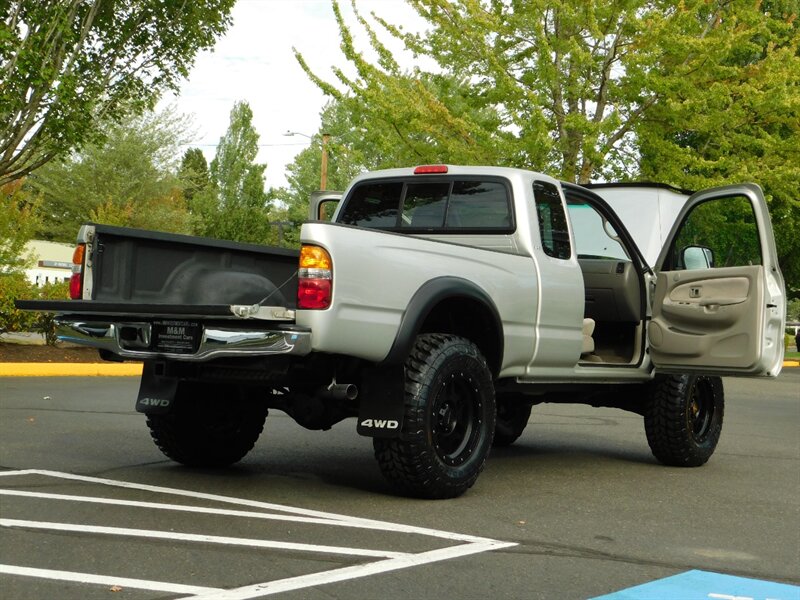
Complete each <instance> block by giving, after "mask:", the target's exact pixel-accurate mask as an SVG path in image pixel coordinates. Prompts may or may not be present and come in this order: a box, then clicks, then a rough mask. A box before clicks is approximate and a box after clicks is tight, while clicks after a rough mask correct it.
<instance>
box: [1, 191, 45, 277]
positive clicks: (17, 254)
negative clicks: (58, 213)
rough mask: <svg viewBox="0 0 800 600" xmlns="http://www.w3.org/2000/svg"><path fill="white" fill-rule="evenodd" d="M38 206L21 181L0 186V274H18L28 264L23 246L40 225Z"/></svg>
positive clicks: (28, 260) (28, 259) (28, 258)
mask: <svg viewBox="0 0 800 600" xmlns="http://www.w3.org/2000/svg"><path fill="white" fill-rule="evenodd" d="M38 203H39V200H38V198H35V197H33V195H32V193H31V192H30V190H26V189H25V188H24V187H23V182H22V180H17V181H15V182H14V183H7V184H5V185H2V186H0V274H9V273H18V272H21V271H22V270H23V269H24V268H25V267H26V266H27V265H28V263H29V262H30V261H31V257H29V256H28V255H27V254H26V252H25V245H26V244H27V243H28V242H29V241H30V240H31V238H33V235H34V232H35V231H36V228H37V227H38V226H39V223H40V217H39V215H38V212H37V207H38Z"/></svg>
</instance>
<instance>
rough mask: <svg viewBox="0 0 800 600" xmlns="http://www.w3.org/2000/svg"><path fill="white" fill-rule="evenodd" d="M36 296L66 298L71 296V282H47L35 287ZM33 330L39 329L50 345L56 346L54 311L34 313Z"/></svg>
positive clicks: (55, 298) (45, 298)
mask: <svg viewBox="0 0 800 600" xmlns="http://www.w3.org/2000/svg"><path fill="white" fill-rule="evenodd" d="M35 291H36V297H37V298H38V299H39V300H66V299H68V298H69V282H68V281H62V282H59V283H46V284H45V285H43V286H41V287H39V288H35ZM33 331H37V332H39V333H41V334H42V335H43V336H44V341H45V343H46V344H47V345H48V346H55V345H56V342H57V341H58V339H57V338H56V323H55V315H54V314H52V313H45V312H37V313H34V321H33Z"/></svg>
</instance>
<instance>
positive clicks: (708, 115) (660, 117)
mask: <svg viewBox="0 0 800 600" xmlns="http://www.w3.org/2000/svg"><path fill="white" fill-rule="evenodd" d="M798 11H800V6H799V5H798V3H797V2H796V1H772V2H763V3H762V2H745V1H734V2H728V3H720V4H719V5H717V4H707V3H705V2H701V1H700V0H695V1H692V2H684V3H683V4H682V5H681V10H678V11H677V13H676V14H677V16H678V21H679V23H680V27H678V28H674V27H671V26H669V25H668V24H667V23H666V22H665V21H664V19H654V20H653V22H652V24H651V28H652V29H653V30H654V31H655V35H657V36H659V37H661V38H662V39H664V40H665V43H666V46H665V53H664V57H663V58H662V60H660V61H659V63H658V64H657V66H656V69H655V71H656V73H657V74H656V75H654V76H652V77H650V81H651V83H653V84H654V91H655V92H656V93H657V94H658V95H659V97H660V98H663V101H660V102H658V103H656V104H655V105H654V106H653V108H652V109H651V111H650V114H649V116H648V118H647V119H645V120H643V121H642V122H641V123H640V125H639V127H638V128H637V135H638V138H639V140H640V147H641V155H642V159H641V172H642V176H643V177H644V178H645V179H648V178H650V179H656V178H657V179H658V180H659V181H663V182H666V183H671V184H673V185H676V186H679V187H684V188H689V189H701V188H705V187H709V186H713V185H721V184H725V183H737V182H740V181H755V182H758V183H759V184H760V185H761V186H762V187H763V188H764V190H765V193H766V195H767V201H768V203H769V208H770V213H771V216H772V223H773V227H774V230H775V240H776V243H777V246H778V259H779V262H780V265H781V270H782V271H783V274H784V277H785V279H786V283H787V288H789V292H790V294H793V295H794V296H795V297H798V296H800V236H798V235H797V232H798V231H800V199H798V197H797V182H798V181H800V143H798V139H800V93H798V89H799V88H800V46H798V43H800V35H798V21H797V16H798ZM698 17H699V18H698ZM687 48H688V49H689V50H688V52H687V51H686V49H687ZM668 75H669V76H668ZM656 84H657V85H656Z"/></svg>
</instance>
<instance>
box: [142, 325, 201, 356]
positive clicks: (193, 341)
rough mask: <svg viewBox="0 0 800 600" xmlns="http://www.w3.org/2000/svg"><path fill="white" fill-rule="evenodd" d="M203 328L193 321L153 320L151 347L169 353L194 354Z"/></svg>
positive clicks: (198, 345)
mask: <svg viewBox="0 0 800 600" xmlns="http://www.w3.org/2000/svg"><path fill="white" fill-rule="evenodd" d="M202 333H203V329H202V326H201V325H200V323H197V322H195V321H155V322H154V323H153V330H152V335H153V338H152V344H151V349H152V350H154V351H156V352H164V353H169V354H194V353H196V352H197V350H198V348H199V347H200V339H201V337H202Z"/></svg>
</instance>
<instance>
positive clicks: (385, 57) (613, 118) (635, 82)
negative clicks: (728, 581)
mask: <svg viewBox="0 0 800 600" xmlns="http://www.w3.org/2000/svg"><path fill="white" fill-rule="evenodd" d="M409 2H410V4H411V5H412V6H413V7H414V8H415V9H416V11H417V12H418V13H419V14H420V15H421V16H422V17H423V18H424V19H425V20H426V21H427V22H428V24H429V26H430V28H429V29H428V30H427V31H426V32H425V33H422V34H418V35H414V34H406V33H404V32H403V31H402V30H401V29H400V28H398V27H395V26H393V25H391V24H389V23H387V22H385V21H383V20H381V19H380V18H378V17H375V19H376V20H377V22H378V23H379V25H380V27H381V28H382V29H383V30H384V31H386V32H388V33H389V34H391V35H393V36H394V37H395V38H397V39H400V40H402V41H403V42H404V43H405V46H406V47H407V48H408V49H409V50H410V51H412V52H413V53H415V54H416V55H420V56H424V57H426V58H429V59H432V60H433V61H435V63H437V65H438V68H437V69H435V70H433V71H432V72H425V71H423V70H421V69H419V68H416V69H414V70H413V71H411V72H403V71H402V70H401V69H400V68H399V66H398V64H397V62H396V61H395V59H394V58H393V57H392V55H391V53H390V52H389V50H388V49H387V48H386V46H385V45H383V44H382V42H381V41H380V37H381V36H380V35H378V32H377V31H376V29H375V28H374V27H373V26H372V25H370V24H369V23H368V22H367V20H366V19H364V18H363V17H360V16H359V22H360V24H361V26H362V28H363V29H364V30H365V31H366V33H367V35H368V36H369V40H370V44H371V46H372V50H373V51H374V52H375V53H376V54H377V56H378V59H377V61H376V62H375V63H370V62H369V61H367V60H366V59H365V58H364V57H363V55H362V53H361V52H360V51H359V50H358V49H357V48H356V47H355V45H354V42H353V37H352V33H351V31H350V30H349V28H348V27H347V26H346V25H345V24H344V22H343V20H342V19H341V16H340V12H339V8H338V4H337V3H336V2H334V10H335V12H336V15H337V18H338V19H339V28H340V33H341V38H342V49H343V51H344V53H345V56H346V57H347V59H348V60H349V61H350V63H351V64H352V65H353V66H354V67H355V70H356V73H357V77H355V78H350V77H347V76H346V75H345V74H344V72H343V71H342V70H340V69H334V75H335V77H336V79H337V80H338V84H337V85H334V84H333V83H330V82H327V81H324V80H322V79H321V78H319V77H317V76H315V75H314V74H313V73H311V72H310V70H309V69H308V67H307V65H305V63H304V62H303V59H302V56H299V55H298V58H299V60H300V62H301V65H303V66H304V68H306V70H307V72H308V73H309V75H310V76H311V77H312V79H313V80H314V81H315V82H316V83H317V84H318V85H319V86H320V88H321V89H322V90H323V91H325V92H326V93H328V94H329V95H331V96H333V97H334V98H338V99H340V100H343V101H345V102H351V100H350V99H351V98H352V102H353V103H358V105H360V106H362V107H363V108H362V109H361V110H362V111H364V112H366V113H367V116H368V118H367V119H366V123H368V125H369V126H370V127H374V126H376V125H375V123H376V122H384V123H387V124H388V125H389V126H390V128H391V129H393V130H394V134H395V135H394V136H393V145H387V146H386V148H387V149H388V150H390V152H391V153H392V154H393V155H394V156H397V152H398V150H397V149H398V148H399V149H404V150H407V151H408V152H409V153H410V154H411V155H412V156H414V157H415V160H412V161H409V160H407V158H408V156H407V155H406V156H402V157H400V156H397V158H398V159H404V160H403V162H404V163H405V164H413V163H415V162H416V163H418V162H434V161H445V162H455V163H467V164H475V163H486V164H502V165H506V166H519V167H528V168H534V169H538V170H542V171H550V172H552V173H554V174H557V175H559V176H560V177H562V178H563V179H567V180H570V181H579V182H588V181H589V180H590V179H591V178H592V177H596V176H599V175H612V176H619V175H624V174H630V173H632V172H633V171H634V170H635V167H636V164H635V155H634V153H632V144H633V142H634V136H633V132H634V128H635V127H636V125H637V124H638V123H639V122H640V121H641V120H642V119H643V118H644V117H645V116H646V114H647V113H648V111H649V110H650V108H651V107H652V106H653V104H654V103H655V102H656V101H657V100H658V95H657V94H655V93H654V92H653V91H652V90H650V89H649V78H650V77H651V76H652V74H653V73H654V71H653V67H654V65H656V64H657V63H658V61H659V60H660V58H661V57H662V55H663V54H664V52H665V50H664V49H663V48H662V39H661V37H660V36H662V37H663V35H665V33H664V31H663V30H659V32H658V33H659V35H660V36H659V35H654V31H653V29H652V28H651V27H649V23H650V22H651V21H652V19H653V18H654V15H656V16H659V17H663V20H664V21H665V22H666V23H673V22H676V20H677V16H676V15H677V12H676V11H675V10H674V5H673V4H672V3H666V2H664V3H658V2H655V3H654V2H649V1H645V0H639V1H635V0H634V1H628V2H609V1H608V0H593V1H590V2H579V3H574V2H564V1H562V0H516V1H514V2H511V3H509V2H500V1H498V0H492V1H488V0H486V1H479V0H409ZM670 7H671V8H670ZM676 24H678V23H676ZM341 87H343V88H344V91H342V90H341V89H340V88H341Z"/></svg>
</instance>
